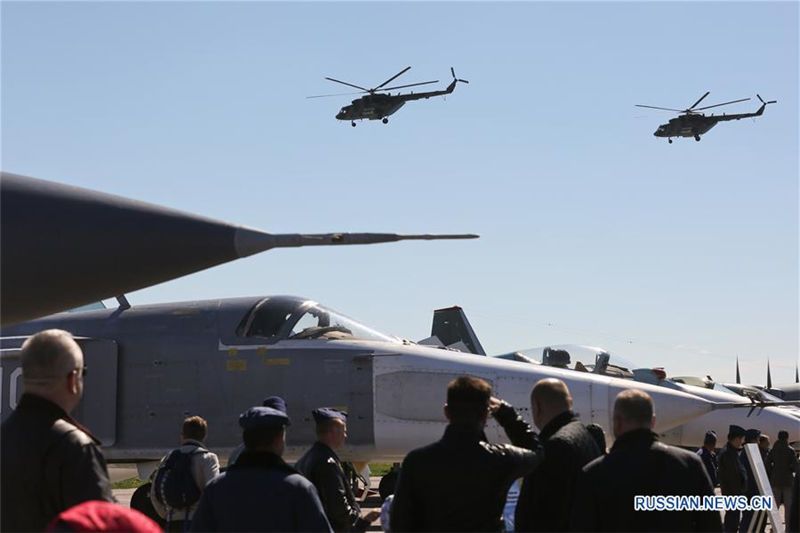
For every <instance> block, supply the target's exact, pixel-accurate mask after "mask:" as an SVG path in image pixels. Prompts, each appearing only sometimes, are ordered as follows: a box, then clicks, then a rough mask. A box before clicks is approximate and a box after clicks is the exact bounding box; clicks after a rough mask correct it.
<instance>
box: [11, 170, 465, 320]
mask: <svg viewBox="0 0 800 533" xmlns="http://www.w3.org/2000/svg"><path fill="white" fill-rule="evenodd" d="M475 237H477V235H395V234H387V233H329V234H321V235H301V234H297V233H290V234H282V235H281V234H270V233H266V232H263V231H260V230H257V229H253V228H246V227H243V226H234V225H231V224H228V223H226V222H220V221H217V220H212V219H209V218H205V217H201V216H198V215H194V214H191V213H184V212H181V211H176V210H173V209H168V208H166V207H160V206H157V205H152V204H147V203H144V202H139V201H136V200H130V199H128V198H122V197H120V196H114V195H110V194H105V193H101V192H97V191H92V190H88V189H82V188H79V187H72V186H69V185H63V184H60V183H54V182H50V181H44V180H39V179H34V178H29V177H25V176H19V175H16V174H9V173H2V174H0V261H2V264H0V309H2V315H0V318H1V319H2V325H6V324H11V323H14V322H21V321H24V320H30V319H32V318H36V317H40V316H45V315H49V314H51V313H55V312H58V311H65V310H67V309H70V308H73V307H77V306H80V305H84V304H87V303H90V302H94V301H97V300H100V299H103V298H111V297H114V296H117V295H120V294H123V293H125V292H129V291H133V290H137V289H141V288H144V287H148V286H150V285H155V284H157V283H161V282H164V281H167V280H170V279H174V278H177V277H180V276H183V275H186V274H189V273H192V272H197V271H200V270H204V269H206V268H209V267H211V266H214V265H219V264H222V263H226V262H228V261H233V260H235V259H238V258H241V257H247V256H249V255H252V254H255V253H258V252H263V251H266V250H270V249H272V248H280V247H299V246H318V245H344V244H373V243H380V242H392V241H400V240H408V239H426V240H428V239H463V238H475Z"/></svg>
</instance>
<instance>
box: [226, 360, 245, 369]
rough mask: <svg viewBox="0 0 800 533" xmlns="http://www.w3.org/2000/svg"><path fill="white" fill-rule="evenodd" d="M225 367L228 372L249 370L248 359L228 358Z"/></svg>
mask: <svg viewBox="0 0 800 533" xmlns="http://www.w3.org/2000/svg"><path fill="white" fill-rule="evenodd" d="M225 367H226V368H227V370H228V372H242V371H244V370H247V359H228V361H227V362H226V365H225Z"/></svg>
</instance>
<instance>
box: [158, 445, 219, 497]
mask: <svg viewBox="0 0 800 533" xmlns="http://www.w3.org/2000/svg"><path fill="white" fill-rule="evenodd" d="M206 451H207V450H206V449H205V448H201V447H200V446H198V447H197V448H195V449H194V450H192V451H191V452H188V453H184V452H182V451H181V450H180V448H176V449H174V450H172V451H171V452H170V453H169V455H168V456H167V458H166V460H165V461H164V462H163V463H162V464H161V466H159V467H158V471H157V472H156V476H155V479H154V481H153V484H154V485H155V495H156V498H157V499H158V501H159V502H161V503H162V504H163V505H164V506H166V507H167V508H170V509H188V508H189V507H190V506H192V505H194V504H195V503H196V502H197V500H199V499H200V494H201V489H200V487H198V486H197V483H196V482H195V480H194V476H193V475H192V457H193V456H194V455H195V454H197V453H201V452H206Z"/></svg>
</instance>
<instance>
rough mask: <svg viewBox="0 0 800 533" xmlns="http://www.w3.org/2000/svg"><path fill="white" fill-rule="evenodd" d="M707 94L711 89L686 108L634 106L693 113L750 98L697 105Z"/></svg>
mask: <svg viewBox="0 0 800 533" xmlns="http://www.w3.org/2000/svg"><path fill="white" fill-rule="evenodd" d="M709 94H711V91H706V94H704V95H703V96H701V97H700V98H699V99H698V100H697V101H696V102H695V103H693V104H692V105H691V106H690V107H688V108H686V109H673V108H671V107H656V106H652V105H641V104H636V107H646V108H648V109H660V110H662V111H675V112H676V113H683V114H685V115H693V114H695V113H697V112H698V111H703V110H704V109H711V108H712V107H719V106H723V105H729V104H736V103H738V102H746V101H747V100H750V98H740V99H738V100H731V101H730V102H723V103H721V104H714V105H709V106H705V107H697V105H698V104H699V103H700V102H702V101H703V100H704V99H705V97H706V96H708V95H709Z"/></svg>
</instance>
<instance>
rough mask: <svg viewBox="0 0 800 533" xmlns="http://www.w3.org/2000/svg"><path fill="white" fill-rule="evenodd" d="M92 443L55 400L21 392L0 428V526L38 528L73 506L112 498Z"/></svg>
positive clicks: (100, 456) (103, 466)
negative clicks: (17, 404)
mask: <svg viewBox="0 0 800 533" xmlns="http://www.w3.org/2000/svg"><path fill="white" fill-rule="evenodd" d="M97 444H99V442H98V441H97V440H96V439H95V438H94V437H92V436H91V434H90V433H89V432H88V430H85V429H84V428H83V427H82V426H81V425H80V424H79V423H78V422H76V421H75V420H73V419H72V417H70V416H69V415H68V414H67V413H65V412H64V410H63V409H61V408H60V407H58V406H57V405H56V404H54V403H52V402H50V401H49V400H45V399H44V398H41V397H39V396H34V395H32V394H23V395H22V398H21V399H20V402H19V406H18V407H17V408H16V409H15V410H14V412H13V413H11V415H10V416H9V417H8V419H7V420H6V421H5V422H3V425H2V430H0V449H1V454H2V458H1V459H0V461H1V462H2V476H0V477H1V478H2V482H1V483H0V485H2V486H1V487H0V502H1V503H0V509H2V512H0V516H2V518H0V524H1V527H0V529H2V531H42V530H44V528H45V526H47V524H48V523H49V522H50V520H52V519H53V518H54V517H55V516H56V515H57V514H58V513H60V512H61V511H64V510H65V509H69V508H70V507H72V506H74V505H77V504H79V503H82V502H85V501H87V500H105V501H109V502H112V501H114V497H113V496H112V495H111V484H110V482H109V480H108V471H107V470H106V461H105V458H104V457H103V454H102V453H101V452H100V450H99V448H98V447H97Z"/></svg>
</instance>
